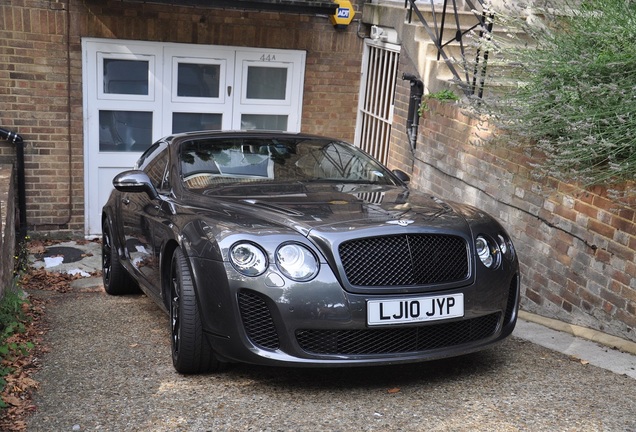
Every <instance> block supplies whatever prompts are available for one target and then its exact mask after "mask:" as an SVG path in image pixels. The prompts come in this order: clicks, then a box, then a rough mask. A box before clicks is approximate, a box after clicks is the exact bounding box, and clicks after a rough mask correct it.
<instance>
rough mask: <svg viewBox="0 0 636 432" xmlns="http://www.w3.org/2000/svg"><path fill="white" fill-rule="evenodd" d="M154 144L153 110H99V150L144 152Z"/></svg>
mask: <svg viewBox="0 0 636 432" xmlns="http://www.w3.org/2000/svg"><path fill="white" fill-rule="evenodd" d="M151 144H152V112H140V111H103V110H100V111H99V151H118V152H129V151H130V152H142V151H144V150H146V149H147V148H148V147H150V145H151Z"/></svg>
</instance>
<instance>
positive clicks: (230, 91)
mask: <svg viewBox="0 0 636 432" xmlns="http://www.w3.org/2000/svg"><path fill="white" fill-rule="evenodd" d="M227 96H228V97H230V96H232V86H227Z"/></svg>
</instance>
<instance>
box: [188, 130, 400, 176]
mask: <svg viewBox="0 0 636 432" xmlns="http://www.w3.org/2000/svg"><path fill="white" fill-rule="evenodd" d="M179 157H180V164H181V176H182V179H183V182H184V184H185V186H186V187H187V188H189V189H200V188H208V187H213V186H216V185H222V184H227V183H236V182H263V181H265V182H337V183H367V184H368V183H372V184H391V185H392V184H395V181H394V179H393V177H392V176H391V174H390V173H389V172H388V171H387V169H386V168H384V167H383V166H382V165H380V164H379V163H378V162H376V161H375V160H373V159H372V158H370V157H369V156H367V155H366V154H365V153H363V152H361V151H359V150H358V149H357V148H355V147H353V146H351V145H349V144H347V143H344V142H339V141H333V140H326V139H318V138H316V139H307V138H301V139H299V138H280V137H279V138H269V137H268V138H264V137H256V138H254V137H250V138H206V139H195V140H190V141H186V142H184V143H182V144H181V148H180V151H179Z"/></svg>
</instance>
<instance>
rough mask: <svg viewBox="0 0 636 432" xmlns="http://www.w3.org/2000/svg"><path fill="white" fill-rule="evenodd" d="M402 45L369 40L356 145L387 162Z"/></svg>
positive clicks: (361, 85)
mask: <svg viewBox="0 0 636 432" xmlns="http://www.w3.org/2000/svg"><path fill="white" fill-rule="evenodd" d="M399 57H400V46H399V45H393V44H389V43H383V42H376V41H373V40H371V39H366V40H365V49H364V56H363V58H362V78H361V80H360V103H359V105H358V117H357V121H356V136H355V144H356V145H357V146H358V147H360V148H361V149H362V150H364V151H366V152H367V153H369V154H370V155H371V156H373V157H374V158H376V159H377V160H379V161H380V162H382V163H384V164H386V163H387V162H388V159H389V140H390V139H391V122H392V119H393V106H394V96H395V81H396V79H397V71H398V62H399Z"/></svg>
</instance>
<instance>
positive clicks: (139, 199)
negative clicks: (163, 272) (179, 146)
mask: <svg viewBox="0 0 636 432" xmlns="http://www.w3.org/2000/svg"><path fill="white" fill-rule="evenodd" d="M148 153H149V154H148V157H144V156H142V158H141V159H140V161H139V162H138V167H139V168H140V169H142V170H143V171H144V172H145V173H146V174H147V175H148V177H149V178H150V181H151V182H152V184H153V185H154V187H155V188H156V189H157V191H158V192H159V193H160V194H163V195H166V194H168V193H169V191H170V187H169V182H168V180H167V172H168V157H169V155H168V148H167V145H166V144H165V143H159V144H157V145H156V148H155V146H153V148H151V150H150V151H149V152H148ZM121 208H122V219H123V225H124V233H125V236H126V239H125V240H126V250H127V252H128V256H129V257H130V262H131V265H132V268H133V271H134V272H135V273H136V276H137V279H141V280H142V282H145V285H147V286H148V287H149V288H151V289H152V290H153V291H154V292H155V294H157V295H159V293H160V284H159V282H160V280H159V274H160V270H159V252H158V246H157V245H156V242H155V241H154V240H153V239H154V235H155V234H154V232H155V231H156V227H155V226H156V223H157V218H158V217H161V215H162V214H164V212H163V211H162V210H161V209H162V201H161V200H159V199H154V200H152V199H150V197H149V196H148V195H147V194H145V193H125V194H124V195H123V196H122V205H121Z"/></svg>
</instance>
